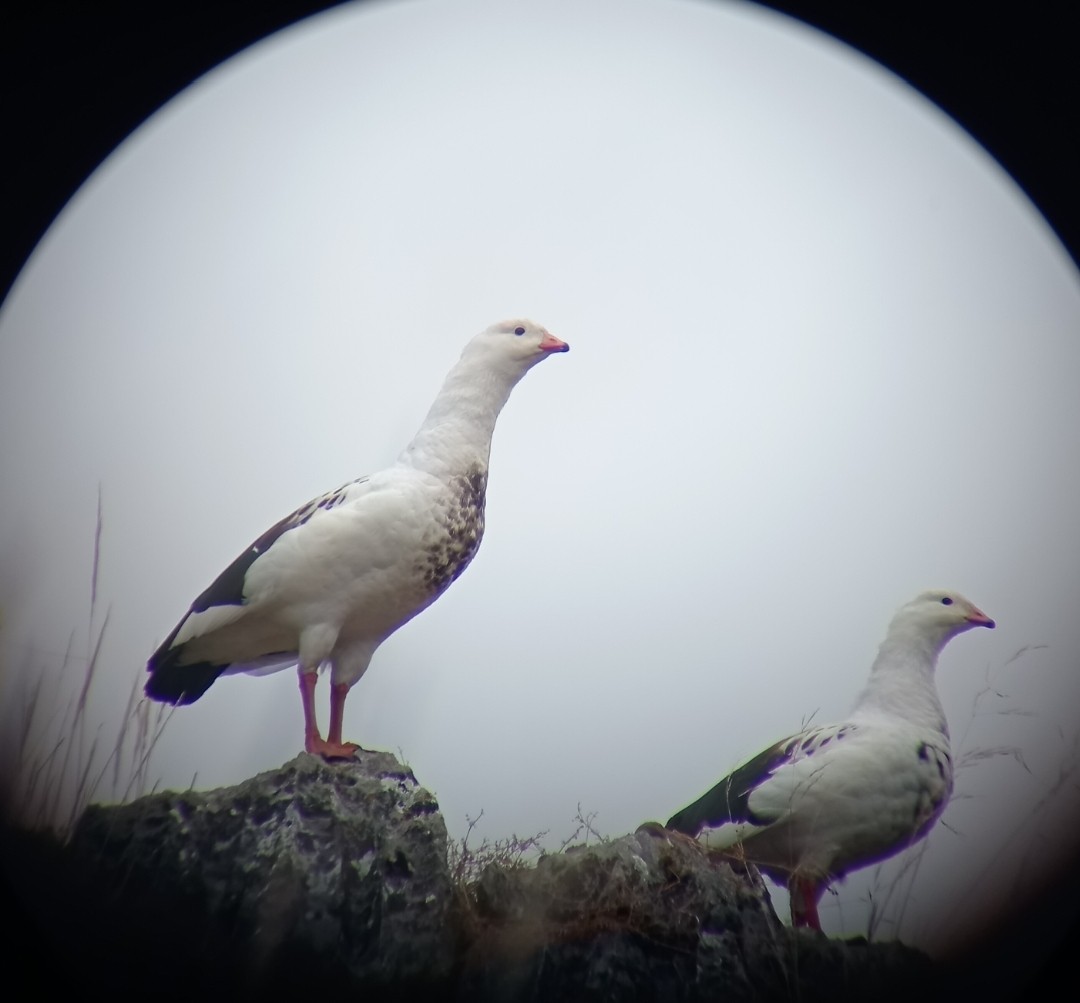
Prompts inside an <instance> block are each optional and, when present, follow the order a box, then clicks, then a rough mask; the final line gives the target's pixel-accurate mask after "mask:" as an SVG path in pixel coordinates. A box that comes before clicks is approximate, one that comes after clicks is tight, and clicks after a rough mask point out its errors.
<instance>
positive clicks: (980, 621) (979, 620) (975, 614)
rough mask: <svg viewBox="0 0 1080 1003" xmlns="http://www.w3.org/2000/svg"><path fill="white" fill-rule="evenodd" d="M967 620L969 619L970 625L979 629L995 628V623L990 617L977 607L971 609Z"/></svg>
mask: <svg viewBox="0 0 1080 1003" xmlns="http://www.w3.org/2000/svg"><path fill="white" fill-rule="evenodd" d="M966 619H967V622H968V623H973V624H975V625H976V626H977V627H990V628H993V627H994V621H993V620H991V619H990V617H988V616H987V615H986V614H985V613H984V612H983V611H982V610H981V609H979V608H978V607H977V606H972V607H971V612H970V613H968V615H967V617H966Z"/></svg>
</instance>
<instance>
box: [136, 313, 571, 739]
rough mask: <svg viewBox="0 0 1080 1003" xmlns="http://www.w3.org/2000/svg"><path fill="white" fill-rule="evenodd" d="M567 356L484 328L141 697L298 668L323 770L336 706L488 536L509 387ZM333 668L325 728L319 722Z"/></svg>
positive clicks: (255, 563) (195, 621) (510, 332)
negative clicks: (488, 506)
mask: <svg viewBox="0 0 1080 1003" xmlns="http://www.w3.org/2000/svg"><path fill="white" fill-rule="evenodd" d="M566 351H569V345H567V344H566V343H565V342H564V341H561V340H559V339H558V338H556V337H555V336H554V335H552V334H550V333H549V332H548V331H547V330H546V329H545V328H543V327H541V326H540V325H539V324H536V323H534V322H532V321H530V320H507V321H503V322H501V323H497V324H493V325H491V326H490V327H488V328H487V329H486V330H484V331H482V332H481V333H479V334H478V335H476V336H475V337H473V338H472V339H471V340H470V341H469V342H468V343H467V344H466V345H465V348H464V350H463V351H462V353H461V357H460V359H459V360H458V362H457V363H456V364H455V365H454V366H453V368H452V369H451V370H450V372H449V374H448V375H447V376H446V379H445V381H444V383H443V385H442V388H441V390H440V391H439V393H438V395H437V396H436V398H435V401H434V403H433V404H432V405H431V408H430V410H429V411H428V414H427V417H426V418H425V419H424V422H423V424H422V425H421V426H420V429H419V431H418V432H417V433H416V435H415V436H414V438H413V440H412V441H411V442H410V443H409V444H408V445H407V446H406V447H405V449H404V450H403V451H402V452H401V454H400V455H399V456H398V458H397V460H396V461H395V462H394V463H393V464H391V465H390V466H389V467H387V468H385V469H383V470H380V471H378V472H377V473H373V474H369V475H367V476H365V477H360V478H358V479H357V480H354V481H350V482H349V483H348V484H344V485H342V486H341V487H339V488H337V489H335V490H333V491H330V492H327V493H326V494H324V495H320V496H319V497H318V498H314V499H312V500H311V501H309V502H308V503H307V504H305V505H302V506H301V507H300V508H298V509H297V510H296V511H295V512H293V513H292V514H291V515H288V516H286V517H285V518H284V519H282V520H281V521H280V522H278V523H276V524H275V525H273V526H271V527H270V528H269V529H268V530H267V531H266V532H265V533H263V534H262V535H261V536H260V537H258V539H256V540H255V542H254V543H252V544H251V546H250V547H248V548H247V549H246V550H245V551H244V552H243V553H241V554H240V556H239V557H237V558H236V560H235V561H233V562H232V563H231V564H230V565H229V566H228V567H227V568H225V570H224V571H222V572H221V574H220V575H219V576H218V577H217V578H216V579H215V580H214V581H213V582H212V584H211V585H210V586H209V587H208V588H207V589H206V590H205V591H204V592H202V593H201V594H200V595H199V596H198V597H197V598H196V599H195V601H194V602H193V603H192V604H191V608H190V609H189V610H188V611H187V613H186V614H185V615H184V617H183V618H182V619H181V620H180V622H179V623H178V624H177V625H176V627H175V628H174V629H173V631H172V633H170V634H169V635H168V637H167V638H166V639H165V640H164V641H163V642H162V644H161V645H160V647H158V649H157V650H156V651H155V652H154V654H153V655H152V656H151V657H150V659H149V661H148V663H147V671H148V672H149V679H148V680H147V682H146V685H145V692H146V694H147V695H148V696H149V697H150V698H152V699H154V700H159V701H163V702H165V703H171V704H190V703H192V702H194V701H195V700H198V699H199V697H201V696H202V695H203V694H204V693H205V692H206V690H207V689H208V688H209V687H210V686H211V684H212V683H213V682H214V680H216V679H217V678H218V677H219V676H220V675H222V674H225V673H237V672H245V673H251V674H255V675H262V674H265V673H269V672H276V671H279V670H281V669H285V668H288V667H290V666H292V665H296V666H297V669H298V674H299V681H300V695H301V700H302V703H303V712H304V748H305V750H306V751H307V752H309V753H313V754H318V755H321V756H323V757H324V758H327V759H336V758H348V757H351V756H352V755H354V753H355V752H356V750H357V749H358V748H360V746H359V745H358V744H357V743H355V742H346V741H343V740H342V727H343V719H344V711H345V698H346V696H347V695H348V693H349V691H350V689H351V688H352V687H353V686H354V685H355V684H356V683H357V682H358V681H359V679H360V678H361V677H362V676H363V675H364V673H365V672H366V671H367V668H368V666H369V664H370V663H371V659H372V656H373V655H374V654H375V651H376V649H377V648H378V647H379V645H380V644H382V642H383V641H385V640H386V639H387V638H388V637H389V636H390V635H391V634H393V633H394V631H396V630H397V629H398V628H399V627H401V626H403V625H404V624H406V623H408V622H409V621H410V620H411V619H412V618H413V617H415V616H416V615H417V614H418V613H420V612H422V611H423V610H424V609H426V608H427V607H428V606H430V605H431V604H432V603H433V602H434V601H435V600H436V599H438V597H439V596H440V595H442V594H443V592H445V591H446V589H447V588H448V587H449V586H450V584H451V583H452V582H453V581H454V580H455V579H457V577H458V576H459V575H460V574H461V573H462V572H463V571H464V570H465V568H466V567H467V566H468V564H469V562H470V561H471V560H472V559H473V557H474V556H475V554H476V551H477V548H478V547H479V546H480V541H481V538H482V537H483V534H484V498H485V492H486V487H487V480H488V459H489V455H490V450H491V438H492V433H493V432H494V429H495V422H496V419H497V418H498V416H499V413H500V412H501V411H502V408H503V406H504V405H505V404H506V402H507V399H508V398H509V396H510V392H511V391H512V390H513V388H514V387H515V385H516V384H517V383H518V381H519V380H520V379H521V378H522V377H523V376H524V375H525V374H526V373H527V372H528V371H529V370H530V369H532V367H533V366H535V365H536V364H537V363H538V362H541V361H542V360H544V359H546V358H548V357H549V356H551V355H554V354H558V353H562V352H566ZM325 666H328V667H329V671H330V723H329V728H328V730H327V737H326V738H325V739H324V738H323V737H322V734H321V732H320V730H319V727H318V723H317V718H316V712H315V689H316V682H317V679H318V672H319V670H320V669H322V668H324V667H325Z"/></svg>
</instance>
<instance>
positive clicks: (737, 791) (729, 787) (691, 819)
mask: <svg viewBox="0 0 1080 1003" xmlns="http://www.w3.org/2000/svg"><path fill="white" fill-rule="evenodd" d="M797 746H798V743H797V742H795V741H793V740H792V739H785V740H784V741H783V742H778V743H777V744H776V745H773V746H770V747H769V748H768V749H765V750H764V751H763V752H760V753H758V754H757V755H756V756H754V758H753V759H751V760H748V761H747V762H745V763H743V765H742V766H740V767H739V768H738V769H737V770H735V771H734V772H732V773H730V774H728V776H726V777H724V779H723V780H721V781H720V782H719V783H718V784H716V786H714V787H712V788H711V789H710V790H708V791H706V793H704V794H703V795H702V796H701V797H699V798H698V799H697V800H696V801H695V802H694V803H693V804H690V805H687V806H686V807H685V808H683V809H682V811H678V812H676V813H675V814H674V815H672V816H671V818H669V819H668V823H667V828H669V829H674V830H675V831H676V832H682V833H685V834H686V835H688V836H696V835H697V834H698V833H699V832H701V830H702V828H704V827H705V826H706V825H709V826H718V825H722V824H723V823H724V822H755V823H756V822H759V820H758V819H755V818H754V817H753V815H752V814H751V812H750V805H749V803H748V802H749V799H750V794H751V792H752V791H753V790H754V788H755V787H757V786H758V784H760V783H761V781H762V780H763V779H765V778H766V777H768V776H771V775H772V774H773V773H774V772H775V770H776V769H777V767H780V766H782V765H783V764H784V763H786V762H788V761H789V760H790V759H791V758H792V755H793V754H794V752H795V749H796V748H797Z"/></svg>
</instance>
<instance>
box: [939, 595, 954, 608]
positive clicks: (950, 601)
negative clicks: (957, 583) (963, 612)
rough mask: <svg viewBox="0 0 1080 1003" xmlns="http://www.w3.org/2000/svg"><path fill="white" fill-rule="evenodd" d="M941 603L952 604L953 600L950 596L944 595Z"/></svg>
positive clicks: (944, 604) (943, 604)
mask: <svg viewBox="0 0 1080 1003" xmlns="http://www.w3.org/2000/svg"><path fill="white" fill-rule="evenodd" d="M941 605H942V606H951V605H952V600H951V599H950V598H949V597H948V596H944V597H943V598H942V600H941Z"/></svg>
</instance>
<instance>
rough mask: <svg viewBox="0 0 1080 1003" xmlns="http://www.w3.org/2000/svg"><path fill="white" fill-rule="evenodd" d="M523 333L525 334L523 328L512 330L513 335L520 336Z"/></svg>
mask: <svg viewBox="0 0 1080 1003" xmlns="http://www.w3.org/2000/svg"><path fill="white" fill-rule="evenodd" d="M524 333H525V328H523V327H515V328H514V334H516V335H519V336H520V335H522V334H524Z"/></svg>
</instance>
